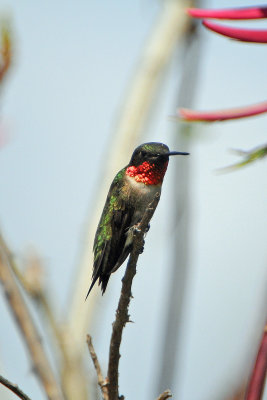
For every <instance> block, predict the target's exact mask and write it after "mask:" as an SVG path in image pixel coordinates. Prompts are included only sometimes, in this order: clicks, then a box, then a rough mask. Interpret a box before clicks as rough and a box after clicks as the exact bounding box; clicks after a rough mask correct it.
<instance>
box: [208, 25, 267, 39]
mask: <svg viewBox="0 0 267 400" xmlns="http://www.w3.org/2000/svg"><path fill="white" fill-rule="evenodd" d="M202 23H203V25H204V26H205V27H206V28H208V29H210V30H211V31H213V32H216V33H219V34H220V35H223V36H227V37H229V38H231V39H235V40H240V41H242V42H254V43H267V30H265V29H263V30H255V29H244V28H232V27H230V26H225V25H218V24H215V23H214V22H210V21H207V20H204V21H203V22H202Z"/></svg>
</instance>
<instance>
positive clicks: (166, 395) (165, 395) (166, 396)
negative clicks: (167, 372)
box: [157, 390, 172, 400]
mask: <svg viewBox="0 0 267 400" xmlns="http://www.w3.org/2000/svg"><path fill="white" fill-rule="evenodd" d="M170 397H172V394H171V391H170V390H165V392H163V393H161V395H159V397H158V398H157V400H166V399H169V398H170Z"/></svg>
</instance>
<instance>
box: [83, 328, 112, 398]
mask: <svg viewBox="0 0 267 400" xmlns="http://www.w3.org/2000/svg"><path fill="white" fill-rule="evenodd" d="M86 342H87V344H88V349H89V352H90V355H91V358H92V361H93V363H94V367H95V370H96V374H97V382H98V385H99V387H100V389H101V393H102V396H103V399H104V400H109V397H108V390H107V385H106V381H105V379H104V378H103V374H102V371H101V367H100V364H99V362H98V358H97V355H96V352H95V349H94V346H93V343H92V337H91V336H90V335H87V339H86Z"/></svg>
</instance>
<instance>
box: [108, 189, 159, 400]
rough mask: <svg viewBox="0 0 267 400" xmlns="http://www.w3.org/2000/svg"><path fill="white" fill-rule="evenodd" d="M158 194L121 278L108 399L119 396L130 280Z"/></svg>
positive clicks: (136, 237)
mask: <svg viewBox="0 0 267 400" xmlns="http://www.w3.org/2000/svg"><path fill="white" fill-rule="evenodd" d="M159 198H160V195H159V193H156V195H155V197H154V200H153V201H152V202H151V203H150V205H149V206H148V208H147V209H146V212H145V213H144V216H143V218H142V220H141V222H140V223H139V224H138V229H136V230H135V233H134V240H133V250H132V252H131V255H130V258H129V261H128V264H127V268H126V272H125V275H124V277H123V279H122V289H121V295H120V300H119V304H118V308H117V311H116V318H115V321H114V322H113V325H112V335H111V340H110V348H109V364H108V381H109V383H108V394H109V400H118V398H119V384H118V376H119V359H120V344H121V338H122V331H123V328H124V327H125V325H126V323H127V322H129V314H128V307H129V303H130V299H131V296H132V293H131V288H132V280H133V277H134V275H135V274H136V263H137V260H138V257H139V254H140V251H141V249H142V247H143V241H144V239H143V238H144V234H145V231H146V228H147V226H148V223H149V221H150V219H151V217H152V215H153V213H154V211H155V208H156V206H157V203H158V201H159Z"/></svg>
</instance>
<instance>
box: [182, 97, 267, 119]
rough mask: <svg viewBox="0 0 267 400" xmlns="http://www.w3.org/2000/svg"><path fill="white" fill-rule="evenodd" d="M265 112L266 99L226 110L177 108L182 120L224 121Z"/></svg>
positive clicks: (266, 108) (266, 106) (266, 107)
mask: <svg viewBox="0 0 267 400" xmlns="http://www.w3.org/2000/svg"><path fill="white" fill-rule="evenodd" d="M266 112H267V101H264V102H262V103H259V104H254V105H251V106H247V107H241V108H230V109H227V110H217V111H194V110H189V109H187V108H180V109H178V111H177V114H178V118H179V119H182V120H184V121H190V122H196V121H203V122H216V121H226V120H229V119H238V118H245V117H251V116H253V115H259V114H263V113H266Z"/></svg>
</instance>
